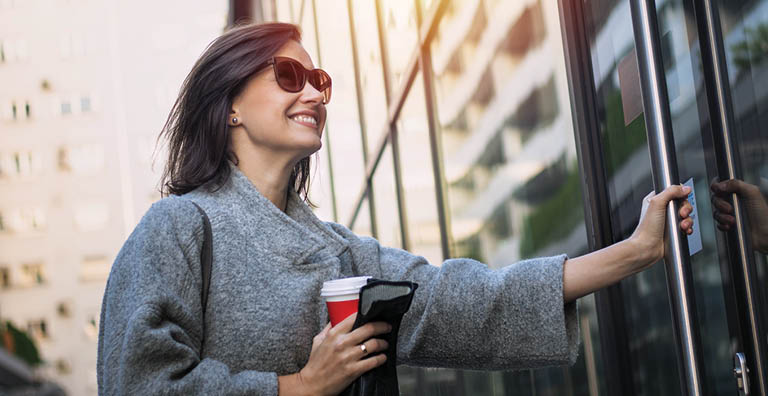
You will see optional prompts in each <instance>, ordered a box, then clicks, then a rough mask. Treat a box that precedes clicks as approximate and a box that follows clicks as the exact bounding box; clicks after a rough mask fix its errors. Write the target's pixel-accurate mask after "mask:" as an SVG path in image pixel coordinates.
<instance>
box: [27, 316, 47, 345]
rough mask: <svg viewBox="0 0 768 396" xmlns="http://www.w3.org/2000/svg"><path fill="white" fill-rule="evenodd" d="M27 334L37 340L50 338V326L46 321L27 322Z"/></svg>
mask: <svg viewBox="0 0 768 396" xmlns="http://www.w3.org/2000/svg"><path fill="white" fill-rule="evenodd" d="M27 334H29V336H30V337H32V338H34V339H36V340H44V339H46V338H48V325H47V324H46V323H45V319H38V320H30V321H29V322H27Z"/></svg>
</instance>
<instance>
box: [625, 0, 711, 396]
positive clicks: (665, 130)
mask: <svg viewBox="0 0 768 396" xmlns="http://www.w3.org/2000/svg"><path fill="white" fill-rule="evenodd" d="M630 8H631V12H632V26H633V28H634V36H635V48H636V50H637V63H638V68H639V70H640V86H641V92H642V96H643V108H644V111H645V124H646V133H647V134H648V146H649V149H650V154H651V170H652V174H653V184H654V186H655V189H656V191H661V190H663V189H665V188H667V187H669V186H671V185H672V184H678V183H679V179H680V177H679V175H678V170H677V159H676V156H675V143H674V138H673V135H672V118H671V115H670V110H669V98H668V97H667V85H666V76H665V75H664V67H663V63H662V58H661V45H660V42H659V41H660V40H659V34H658V23H657V20H656V5H655V3H654V1H653V0H630ZM678 210H679V203H678V202H675V201H672V202H670V203H669V205H668V206H667V210H666V220H667V221H666V223H667V224H666V227H667V228H666V231H667V235H668V238H667V239H666V241H665V244H666V246H665V251H666V253H665V257H664V261H665V265H666V270H667V283H668V286H669V297H670V304H671V306H672V313H673V320H674V322H675V338H676V341H677V342H676V345H677V347H678V351H677V356H678V364H679V366H680V375H681V387H682V389H683V392H684V394H686V395H696V396H698V395H701V394H702V388H701V368H700V366H699V361H700V360H699V357H700V356H701V353H700V350H699V348H700V339H699V335H698V331H697V328H696V327H695V325H696V323H697V321H696V304H695V303H694V293H693V279H692V275H691V270H690V257H689V256H688V249H687V248H688V241H687V240H686V238H685V235H683V234H682V232H681V231H680V228H679V227H678V226H677V224H678V222H679V219H678V215H677V212H678Z"/></svg>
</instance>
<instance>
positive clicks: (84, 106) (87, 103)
mask: <svg viewBox="0 0 768 396" xmlns="http://www.w3.org/2000/svg"><path fill="white" fill-rule="evenodd" d="M90 111H91V98H90V97H88V96H83V97H81V98H80V112H81V113H89V112H90Z"/></svg>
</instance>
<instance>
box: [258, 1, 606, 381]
mask: <svg viewBox="0 0 768 396" xmlns="http://www.w3.org/2000/svg"><path fill="white" fill-rule="evenodd" d="M272 5H274V6H272ZM270 7H271V9H272V10H274V14H273V15H272V17H273V18H274V19H276V20H279V21H286V22H293V23H297V24H299V25H301V27H302V30H303V34H304V38H303V41H304V46H305V48H306V49H307V51H308V52H309V53H310V55H311V56H312V58H313V60H314V61H315V63H316V65H318V67H323V68H324V69H326V70H328V71H329V73H330V74H331V75H332V76H333V78H334V99H333V101H332V102H331V104H330V105H329V106H328V128H327V129H326V131H325V133H326V138H327V139H328V140H329V141H330V155H327V154H326V153H324V151H322V150H321V152H320V155H319V159H320V161H321V163H322V166H321V168H322V169H323V170H324V171H331V172H332V173H333V178H332V180H333V181H332V182H331V178H329V177H325V176H323V175H321V176H320V177H319V178H318V179H316V180H320V181H321V183H318V182H317V181H316V182H315V184H314V185H313V190H312V195H311V198H312V199H313V201H315V202H317V203H318V204H319V205H320V208H319V209H318V215H320V216H324V215H325V216H326V218H330V217H331V213H332V212H334V210H332V209H331V208H330V207H331V206H333V205H332V202H331V201H332V199H331V196H335V200H336V201H335V202H336V205H337V209H336V211H337V212H338V221H340V222H342V223H344V224H346V225H347V226H350V227H351V228H352V229H353V230H354V231H355V232H357V233H360V234H365V235H374V236H375V237H377V238H378V239H379V241H380V242H381V243H382V244H384V245H387V246H394V247H403V248H405V249H407V250H409V251H411V252H413V253H415V254H419V255H422V256H424V257H425V258H427V260H428V261H429V262H430V263H432V264H433V265H438V266H439V265H440V264H441V263H442V262H443V260H445V259H448V258H451V257H471V258H475V259H478V260H480V261H482V262H484V263H487V265H488V266H489V267H491V268H500V267H503V266H505V265H508V264H512V263H514V262H516V261H519V260H521V259H525V258H529V257H536V256H544V255H552V254H559V253H567V254H569V255H571V256H575V255H580V254H583V253H585V252H587V251H588V249H589V248H588V244H587V237H586V229H585V223H584V212H583V208H582V204H581V197H582V192H581V186H580V178H579V173H578V163H577V158H576V148H575V143H574V135H573V128H572V122H571V119H572V115H571V112H570V105H569V97H568V87H567V78H566V73H565V63H564V59H563V49H562V41H561V33H560V32H561V29H560V24H559V19H558V9H557V6H556V4H554V3H551V2H543V1H534V0H529V1H520V2H508V1H488V0H475V1H437V0H434V1H427V2H425V1H400V2H391V1H386V2H385V1H378V2H377V1H364V2H359V1H344V0H332V1H329V0H323V1H322V2H318V1H299V0H294V1H291V2H274V3H269V4H267V5H266V6H265V9H269V8H270ZM417 7H419V8H417ZM265 14H267V15H269V12H266V13H265ZM313 14H316V15H317V25H315V22H314V20H313V19H312V18H308V17H307V15H313ZM350 16H351V17H350ZM380 32H381V33H382V35H380ZM315 41H316V42H317V43H319V48H318V44H316V42H315ZM318 49H319V50H320V52H319V53H318ZM356 74H357V78H356ZM356 80H357V81H356ZM361 142H365V144H361ZM325 143H328V142H327V141H326V142H325ZM326 149H327V147H326ZM366 150H367V153H364V151H366ZM329 157H330V158H329ZM364 157H367V161H363V159H364ZM329 162H330V163H329ZM364 162H365V164H366V165H367V166H368V169H367V170H366V166H365V165H364ZM367 172H368V173H367ZM369 179H370V186H371V187H372V188H370V189H369V188H368V186H369ZM318 184H321V185H318ZM323 184H324V185H323ZM331 191H332V192H331ZM371 197H373V199H371ZM372 216H373V217H372ZM372 218H374V219H375V221H373V222H372V221H371V219H372ZM579 305H580V315H581V329H582V336H583V337H588V338H589V339H588V340H587V339H584V340H583V342H582V353H581V354H580V358H579V361H578V362H577V364H576V365H575V366H573V367H555V368H549V369H542V370H535V371H531V370H523V371H517V372H475V371H459V370H447V369H439V368H413V367H400V368H399V377H400V389H401V392H402V394H404V395H464V394H473V395H534V394H535V395H597V394H599V393H600V391H601V389H602V388H604V385H603V384H602V382H603V380H602V379H601V378H600V376H599V375H598V374H597V373H598V370H600V367H602V365H603V363H602V359H601V354H600V352H599V348H600V345H599V326H598V323H597V316H596V309H595V300H594V298H592V297H589V298H584V299H582V300H580V301H579Z"/></svg>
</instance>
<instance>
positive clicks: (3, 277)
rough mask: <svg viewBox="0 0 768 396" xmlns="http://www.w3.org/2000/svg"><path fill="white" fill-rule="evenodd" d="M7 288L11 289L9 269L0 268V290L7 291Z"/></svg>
mask: <svg viewBox="0 0 768 396" xmlns="http://www.w3.org/2000/svg"><path fill="white" fill-rule="evenodd" d="M9 287H11V269H10V268H8V267H6V266H0V288H2V289H7V288H9Z"/></svg>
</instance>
